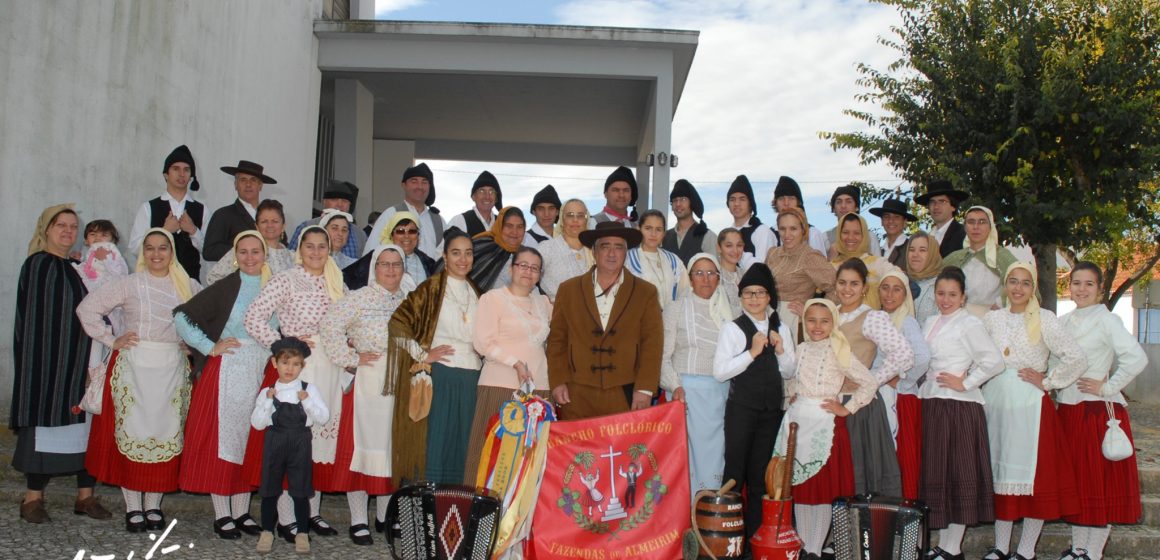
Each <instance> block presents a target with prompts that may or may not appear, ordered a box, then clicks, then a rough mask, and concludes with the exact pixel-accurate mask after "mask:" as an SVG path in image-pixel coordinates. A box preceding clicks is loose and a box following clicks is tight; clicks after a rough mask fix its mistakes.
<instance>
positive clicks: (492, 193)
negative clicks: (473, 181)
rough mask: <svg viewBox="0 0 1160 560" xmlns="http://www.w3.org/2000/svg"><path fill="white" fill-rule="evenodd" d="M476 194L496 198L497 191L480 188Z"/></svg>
mask: <svg viewBox="0 0 1160 560" xmlns="http://www.w3.org/2000/svg"><path fill="white" fill-rule="evenodd" d="M475 192H476V193H477V194H482V195H487V196H495V189H493V188H491V187H479V188H478V189H475Z"/></svg>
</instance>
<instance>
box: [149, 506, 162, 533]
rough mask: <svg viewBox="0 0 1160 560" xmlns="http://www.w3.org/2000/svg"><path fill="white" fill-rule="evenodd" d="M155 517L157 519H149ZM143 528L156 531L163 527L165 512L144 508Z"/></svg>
mask: <svg viewBox="0 0 1160 560" xmlns="http://www.w3.org/2000/svg"><path fill="white" fill-rule="evenodd" d="M151 517H156V518H157V519H151ZM145 528H146V529H149V530H150V531H158V530H161V529H164V528H165V514H164V513H162V512H161V510H159V509H150V510H145Z"/></svg>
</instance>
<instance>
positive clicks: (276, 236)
mask: <svg viewBox="0 0 1160 560" xmlns="http://www.w3.org/2000/svg"><path fill="white" fill-rule="evenodd" d="M254 222H255V223H256V227H255V228H254V229H255V230H257V231H258V232H259V233H261V239H262V241H263V242H264V243H265V244H266V266H268V267H270V274H278V273H279V272H282V271H283V270H286V269H289V268H290V267H292V266H294V251H291V250H290V249H288V248H286V213H285V212H284V211H283V210H282V203H281V202H278V201H277V200H273V199H270V198H267V199H266V200H263V201H262V202H261V203H260V204H258V210H257V218H256V219H255V220H254ZM237 269H238V259H237V256H236V255H235V254H234V251H233V249H230V250H229V251H226V254H225V255H222V258H221V259H220V260H218V262H217V263H216V264H214V265H213V268H211V269H210V271H209V275H207V276H206V277H205V285H206V286H207V287H208V286H209V285H210V284H213V283H214V282H217V281H218V280H221V279H222V278H225V277H226V276H229V274H230V273H231V272H233V271H235V270H237Z"/></svg>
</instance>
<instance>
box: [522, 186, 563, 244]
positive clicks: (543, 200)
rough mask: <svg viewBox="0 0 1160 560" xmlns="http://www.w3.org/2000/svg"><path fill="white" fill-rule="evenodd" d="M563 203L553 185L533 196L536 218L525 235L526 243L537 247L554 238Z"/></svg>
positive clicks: (533, 212) (533, 211)
mask: <svg viewBox="0 0 1160 560" xmlns="http://www.w3.org/2000/svg"><path fill="white" fill-rule="evenodd" d="M563 205H564V204H563V203H562V202H560V195H558V194H556V187H553V186H552V185H548V186H546V187H544V188H542V189H540V192H537V193H536V196H533V197H532V208H531V210H532V215H533V216H535V218H536V219H535V220H534V221H533V222H532V227H530V228H528V232H527V233H526V234H525V235H524V245H527V246H528V247H535V246H536V245H539V244H540V243H543V242H545V241H547V240H549V239H551V238H552V236H553V234H554V233H555V231H554V230H555V229H556V227H555V226H556V222H558V221H559V220H560V207H561V206H563Z"/></svg>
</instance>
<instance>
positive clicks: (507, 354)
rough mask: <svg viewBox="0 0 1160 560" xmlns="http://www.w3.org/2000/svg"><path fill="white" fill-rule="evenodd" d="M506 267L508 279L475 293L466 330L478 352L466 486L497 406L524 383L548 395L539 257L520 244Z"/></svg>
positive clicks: (546, 306) (546, 308)
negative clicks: (475, 301) (472, 314)
mask: <svg viewBox="0 0 1160 560" xmlns="http://www.w3.org/2000/svg"><path fill="white" fill-rule="evenodd" d="M510 266H511V279H512V281H511V283H510V284H508V285H507V286H502V287H497V288H492V289H491V291H489V292H487V293H485V294H483V295H482V296H480V297H479V307H478V308H477V309H476V313H475V324H474V325H473V328H472V331H471V332H472V335H471V340H472V344H473V345H474V346H475V351H476V352H479V355H480V356H483V369H482V370H481V371H480V373H479V386H478V387H476V396H475V416H474V417H473V418H472V421H471V442H470V444H469V445H468V447H467V461H466V463H465V467H464V472H463V482H464V484H468V485H471V486H474V485H476V482H477V481H478V474H479V473H478V471H479V463H480V454H481V453H482V452H483V448H484V443H485V441H486V440H487V437H488V435H489V434H488V433H487V427H488V426H489V425H490V422H491V417H492V416H494V415H495V414H496V413H497V412H499V408H500V405H502V404H503V403H504V402H505V401H509V400H511V398H512V392H513V391H515V390H517V389H520V388H521V387H524V386H525V384H526V383H530V384H531V386H532V387H534V388H535V393H536V394H537V395H539V396H540V397H542V398H543V399H545V400H547V399H548V397H549V389H548V356H547V354H546V353H545V349H544V344H545V342H546V341H547V340H548V325H549V324H550V323H551V321H552V303H551V302H550V301H548V297H547V296H545V295H543V294H540V293H538V292H536V284H537V283H538V282H539V281H540V271H541V270H542V268H541V267H542V266H543V259H542V258H541V257H540V252H539V251H537V250H536V249H533V248H531V247H520V249H519V251H517V252H516V254H515V257H514V258H513V259H512V262H511V265H510ZM525 389H526V388H525ZM480 486H484V485H483V484H480Z"/></svg>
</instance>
